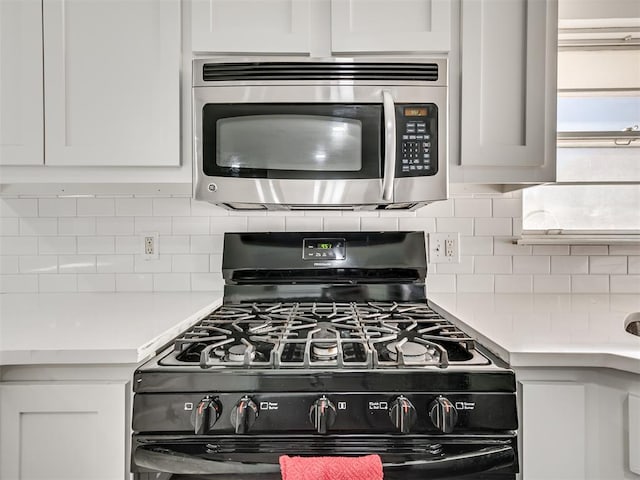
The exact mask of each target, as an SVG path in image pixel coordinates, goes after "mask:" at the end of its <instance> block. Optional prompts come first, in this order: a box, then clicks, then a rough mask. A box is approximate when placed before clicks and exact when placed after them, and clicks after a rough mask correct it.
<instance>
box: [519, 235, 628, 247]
mask: <svg viewBox="0 0 640 480" xmlns="http://www.w3.org/2000/svg"><path fill="white" fill-rule="evenodd" d="M516 243H517V244H518V245H640V234H600V233H598V234H575V235H571V234H527V233H523V234H522V235H521V236H520V238H518V240H517V242H516Z"/></svg>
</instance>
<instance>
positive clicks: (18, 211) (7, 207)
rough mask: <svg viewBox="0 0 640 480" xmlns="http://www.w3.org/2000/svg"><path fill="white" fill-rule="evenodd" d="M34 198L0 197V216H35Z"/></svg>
mask: <svg viewBox="0 0 640 480" xmlns="http://www.w3.org/2000/svg"><path fill="white" fill-rule="evenodd" d="M37 216H38V200H36V199H35V198H0V217H37Z"/></svg>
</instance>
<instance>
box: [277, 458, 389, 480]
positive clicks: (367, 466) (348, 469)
mask: <svg viewBox="0 0 640 480" xmlns="http://www.w3.org/2000/svg"><path fill="white" fill-rule="evenodd" d="M280 470H281V471H282V480H382V460H380V457H379V456H378V455H367V456H365V457H289V456H287V455H282V456H281V457H280Z"/></svg>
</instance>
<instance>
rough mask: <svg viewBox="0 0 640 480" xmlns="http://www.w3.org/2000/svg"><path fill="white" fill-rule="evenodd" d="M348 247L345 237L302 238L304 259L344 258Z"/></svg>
mask: <svg viewBox="0 0 640 480" xmlns="http://www.w3.org/2000/svg"><path fill="white" fill-rule="evenodd" d="M345 258H347V247H346V242H345V239H344V238H305V239H303V240H302V259H303V260H344V259H345Z"/></svg>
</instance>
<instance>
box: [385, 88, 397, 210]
mask: <svg viewBox="0 0 640 480" xmlns="http://www.w3.org/2000/svg"><path fill="white" fill-rule="evenodd" d="M382 108H383V112H384V145H385V146H384V175H383V177H382V200H383V201H385V202H393V184H394V180H395V173H396V106H395V104H394V101H393V97H392V95H391V92H390V91H388V90H383V91H382Z"/></svg>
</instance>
